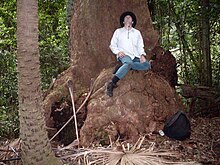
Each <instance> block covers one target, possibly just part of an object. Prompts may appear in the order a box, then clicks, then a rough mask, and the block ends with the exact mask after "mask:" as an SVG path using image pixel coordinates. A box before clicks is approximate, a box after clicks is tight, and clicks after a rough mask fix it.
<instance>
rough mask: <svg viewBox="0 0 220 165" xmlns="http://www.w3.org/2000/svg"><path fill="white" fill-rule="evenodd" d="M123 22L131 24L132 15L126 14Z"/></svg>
mask: <svg viewBox="0 0 220 165" xmlns="http://www.w3.org/2000/svg"><path fill="white" fill-rule="evenodd" d="M125 24H132V17H131V16H130V15H127V16H126V17H125V18H124V25H125Z"/></svg>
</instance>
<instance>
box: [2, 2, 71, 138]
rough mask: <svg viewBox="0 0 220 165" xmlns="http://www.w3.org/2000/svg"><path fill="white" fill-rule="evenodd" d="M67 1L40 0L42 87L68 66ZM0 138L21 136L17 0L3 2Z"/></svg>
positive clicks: (47, 84)
mask: <svg viewBox="0 0 220 165" xmlns="http://www.w3.org/2000/svg"><path fill="white" fill-rule="evenodd" d="M67 33H68V30H67V25H66V2H65V1H63V0H56V1H51V0H39V47H40V60H41V75H42V86H43V88H44V89H46V88H47V87H48V86H49V84H50V81H51V79H52V77H56V76H57V75H58V74H59V73H61V72H62V71H64V70H65V69H66V68H67V67H68V62H69V57H68V37H67ZM0 66H1V69H0V137H7V138H10V137H17V136H18V132H19V131H18V127H19V119H18V98H17V72H16V0H10V1H6V0H4V1H1V2H0Z"/></svg>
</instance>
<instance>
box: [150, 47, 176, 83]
mask: <svg viewBox="0 0 220 165" xmlns="http://www.w3.org/2000/svg"><path fill="white" fill-rule="evenodd" d="M152 53H153V54H154V55H155V60H153V62H152V63H151V65H152V71H153V72H154V73H157V74H158V75H159V76H162V77H163V78H165V80H167V81H168V82H169V84H170V85H171V86H172V87H175V86H176V85H177V81H178V77H177V70H176V59H175V57H174V56H173V55H172V54H171V53H170V51H165V50H164V49H163V48H162V47H159V46H156V47H155V48H154V49H153V50H152Z"/></svg>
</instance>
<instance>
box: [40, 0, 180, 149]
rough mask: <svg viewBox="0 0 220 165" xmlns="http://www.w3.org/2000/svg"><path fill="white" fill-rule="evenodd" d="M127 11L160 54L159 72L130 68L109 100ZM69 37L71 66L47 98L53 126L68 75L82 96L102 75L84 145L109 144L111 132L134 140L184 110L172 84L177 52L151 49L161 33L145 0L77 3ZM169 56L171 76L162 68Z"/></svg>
mask: <svg viewBox="0 0 220 165" xmlns="http://www.w3.org/2000/svg"><path fill="white" fill-rule="evenodd" d="M128 10H129V11H132V12H134V13H135V15H136V17H137V25H136V28H137V29H138V30H140V31H141V33H142V36H143V39H144V43H145V50H146V52H147V53H149V54H151V55H152V54H153V53H156V54H157V56H158V57H157V59H156V60H155V62H153V63H154V64H153V68H154V69H155V71H156V73H157V74H155V73H153V72H149V73H147V74H146V75H145V72H136V71H130V72H129V74H128V75H126V77H125V79H123V80H122V81H120V82H119V87H118V88H117V89H115V92H114V97H113V98H109V97H108V96H107V95H106V94H105V89H106V83H107V82H108V81H109V80H110V79H111V78H112V76H113V75H112V70H113V68H114V67H113V66H114V65H115V64H116V59H115V56H114V55H113V54H112V52H111V51H110V49H109V44H110V40H111V37H112V35H113V32H114V31H115V29H116V28H119V27H120V24H119V17H120V15H121V14H122V13H123V12H125V11H128ZM70 37H71V44H70V45H71V67H70V68H69V69H68V70H66V71H65V72H64V73H63V74H62V75H61V76H60V77H59V78H58V79H57V80H56V82H55V84H54V87H53V89H52V90H51V91H50V92H49V95H48V96H47V97H46V98H45V102H44V108H45V110H46V112H45V115H46V119H47V126H48V127H53V125H54V121H53V120H54V119H52V118H50V117H51V105H52V104H53V103H54V102H57V101H58V102H59V101H60V100H61V99H63V98H65V97H67V96H68V95H69V93H68V89H67V87H66V82H67V80H68V79H71V80H72V81H73V82H74V87H75V91H76V93H75V94H76V97H75V98H76V99H78V98H79V97H80V95H81V94H83V93H85V92H88V88H89V86H90V83H91V79H92V78H95V79H96V77H98V79H97V80H96V82H95V90H94V93H93V95H92V97H91V100H90V101H89V102H88V105H86V107H85V109H86V110H88V114H87V118H86V120H85V122H84V121H83V122H84V125H83V127H82V129H81V131H80V141H81V142H82V145H89V144H90V143H92V142H95V141H97V142H98V143H99V142H101V143H103V144H107V143H109V138H108V136H111V139H112V140H115V139H116V138H118V137H119V138H121V139H123V140H127V139H129V140H131V141H135V140H137V138H138V137H139V135H140V134H145V133H150V132H152V131H154V130H158V129H159V128H161V126H162V121H164V120H165V119H166V118H167V117H168V116H169V115H171V114H173V113H174V112H176V111H177V110H178V109H181V108H180V107H181V106H182V105H181V103H180V102H179V99H178V97H177V96H176V94H175V91H174V88H172V87H171V86H170V85H169V83H171V85H172V86H174V84H175V83H173V82H171V81H173V79H170V77H172V75H173V71H171V70H172V69H174V67H175V64H174V63H175V59H173V56H172V55H168V56H164V57H168V59H167V58H163V57H162V58H160V57H161V56H162V55H161V54H160V49H159V48H158V52H157V48H156V49H154V51H153V52H150V50H152V49H153V48H154V47H155V46H156V44H157V40H158V34H157V32H156V31H155V30H154V29H153V26H152V21H151V18H150V14H149V11H148V6H147V2H146V1H145V0H117V1H116V0H112V1H109V0H102V1H100V0H93V1H88V0H84V1H75V3H74V12H73V16H72V20H71V28H70ZM148 59H150V56H149V57H148ZM166 60H170V61H172V65H169V66H172V67H170V72H169V73H168V74H166V73H165V72H166V69H165V68H163V69H162V71H161V65H162V64H163V66H166V67H167V68H169V66H168V65H167V64H171V62H170V61H169V62H167V61H166ZM157 68H158V70H157ZM103 69H104V70H103ZM174 72H175V71H174ZM161 73H162V74H161ZM164 78H165V79H166V80H167V81H166V80H165V79H164ZM168 82H169V83H168ZM83 122H82V121H81V123H83ZM73 140H74V139H73Z"/></svg>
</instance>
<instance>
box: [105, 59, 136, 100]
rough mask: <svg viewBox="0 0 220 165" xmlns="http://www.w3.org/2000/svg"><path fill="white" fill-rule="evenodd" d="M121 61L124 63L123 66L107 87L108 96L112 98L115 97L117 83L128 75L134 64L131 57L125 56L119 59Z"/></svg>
mask: <svg viewBox="0 0 220 165" xmlns="http://www.w3.org/2000/svg"><path fill="white" fill-rule="evenodd" d="M119 60H120V61H121V62H122V66H121V67H120V68H119V69H118V70H117V72H116V73H115V75H114V77H113V78H112V81H111V82H110V83H109V84H108V86H107V95H108V96H110V97H112V96H113V89H114V88H115V87H116V84H117V82H118V81H119V80H120V79H122V78H123V77H124V76H125V75H126V74H127V73H128V71H129V70H130V69H131V65H132V63H133V61H132V59H131V58H130V57H129V56H124V57H122V58H119Z"/></svg>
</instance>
